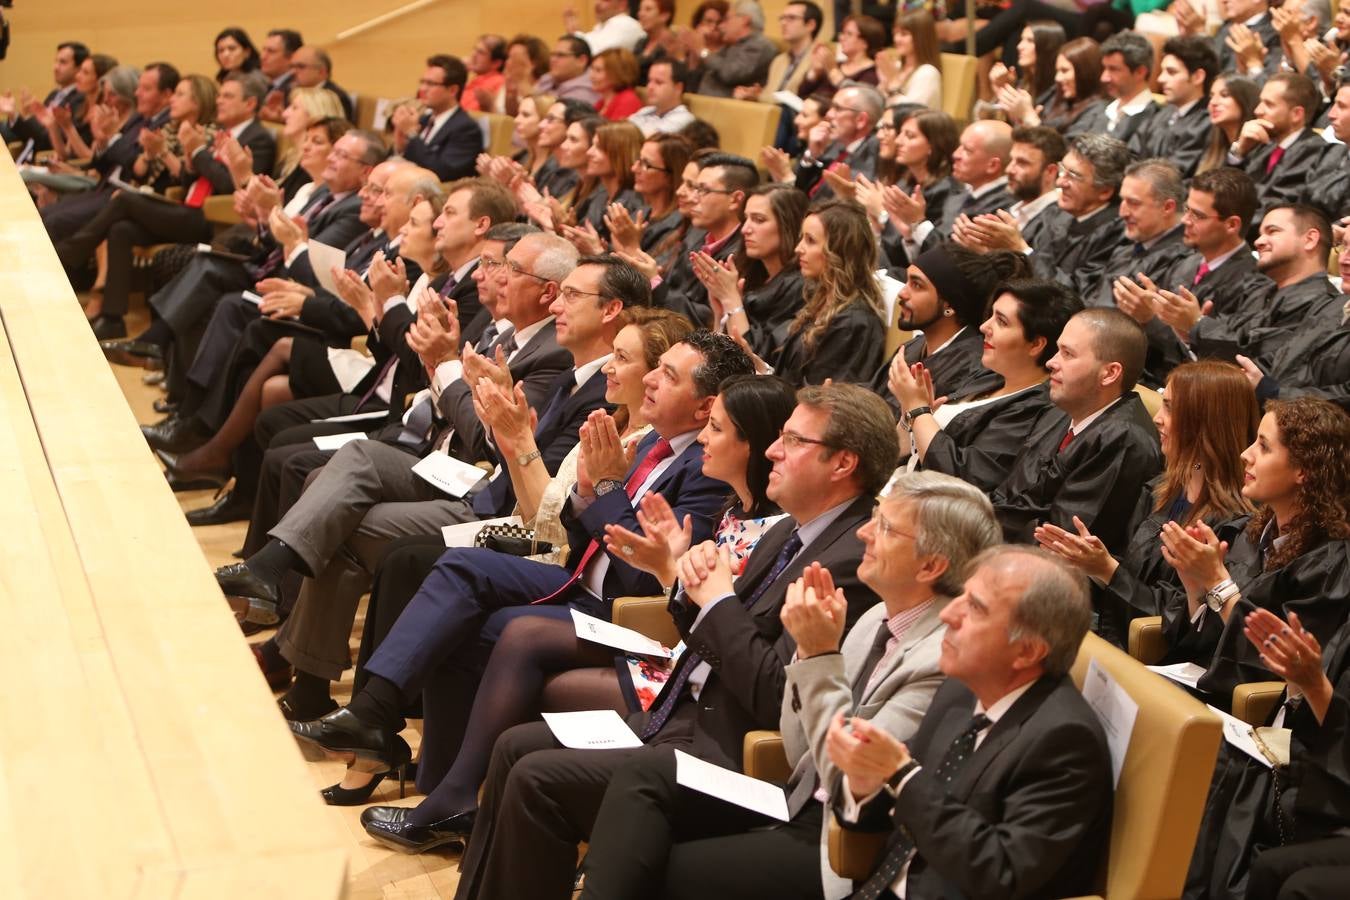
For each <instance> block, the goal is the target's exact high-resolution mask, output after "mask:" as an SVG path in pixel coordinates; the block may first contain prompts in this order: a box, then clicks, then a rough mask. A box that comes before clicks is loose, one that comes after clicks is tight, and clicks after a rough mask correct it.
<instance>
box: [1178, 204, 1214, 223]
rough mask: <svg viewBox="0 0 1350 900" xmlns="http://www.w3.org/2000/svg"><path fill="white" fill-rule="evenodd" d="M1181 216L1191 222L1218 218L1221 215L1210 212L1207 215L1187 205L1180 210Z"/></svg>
mask: <svg viewBox="0 0 1350 900" xmlns="http://www.w3.org/2000/svg"><path fill="white" fill-rule="evenodd" d="M1181 218H1183V219H1190V220H1191V221H1192V222H1205V221H1208V220H1209V219H1220V218H1223V217H1222V216H1220V215H1219V214H1218V213H1210V214H1209V215H1205V214H1204V213H1198V212H1196V211H1195V210H1193V209H1191V208H1190V207H1189V206H1187V207H1185V208H1183V209H1182V210H1181Z"/></svg>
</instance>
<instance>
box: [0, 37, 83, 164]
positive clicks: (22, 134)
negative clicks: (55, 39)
mask: <svg viewBox="0 0 1350 900" xmlns="http://www.w3.org/2000/svg"><path fill="white" fill-rule="evenodd" d="M88 58H89V48H88V47H87V46H85V45H84V44H82V43H80V42H79V41H62V42H61V43H59V44H57V45H56V58H55V59H54V60H53V61H52V79H53V80H54V81H55V82H56V87H54V88H52V89H51V90H50V91H49V92H48V93H47V96H46V97H44V98H43V99H42V102H41V103H40V104H36V100H35V98H34V97H33V96H32V95H31V94H30V93H29V91H28V88H26V87H25V88H23V89H21V90H20V91H19V98H18V99H17V100H16V99H15V98H14V94H13V93H12V92H11V91H5V92H4V93H3V94H0V118H3V121H0V135H3V137H4V139H5V141H6V142H8V141H32V142H33V149H34V150H50V149H51V146H52V144H51V138H50V137H49V136H48V134H47V129H46V128H44V127H43V126H42V123H41V122H39V121H38V120H37V119H36V118H35V117H34V115H33V113H34V112H35V110H34V108H33V107H34V105H35V104H36V105H40V106H43V107H45V108H46V109H48V110H51V109H53V108H55V107H57V106H60V107H63V108H65V109H68V110H70V114H71V116H72V118H73V117H74V116H75V115H76V114H78V113H79V112H80V110H81V109H82V108H83V105H84V95H83V94H81V93H80V92H79V91H78V90H77V89H76V87H75V73H76V72H78V71H79V68H80V66H81V65H83V64H84V61H85V60H86V59H88Z"/></svg>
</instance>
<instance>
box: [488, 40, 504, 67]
mask: <svg viewBox="0 0 1350 900" xmlns="http://www.w3.org/2000/svg"><path fill="white" fill-rule="evenodd" d="M483 45H484V46H485V47H487V52H488V59H490V60H492V61H493V62H499V63H504V62H506V38H504V37H502V36H501V35H500V34H485V35H483Z"/></svg>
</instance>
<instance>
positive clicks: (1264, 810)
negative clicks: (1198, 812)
mask: <svg viewBox="0 0 1350 900" xmlns="http://www.w3.org/2000/svg"><path fill="white" fill-rule="evenodd" d="M1243 619H1244V623H1243V630H1244V632H1245V634H1244V643H1246V644H1247V646H1248V649H1250V650H1251V651H1252V652H1254V653H1257V654H1258V655H1259V657H1260V659H1261V662H1262V663H1263V664H1264V666H1265V667H1266V668H1267V669H1269V670H1270V671H1271V672H1273V673H1275V675H1277V676H1278V677H1279V678H1281V679H1283V680H1284V681H1285V683H1286V687H1285V694H1284V696H1283V697H1282V698H1281V703H1280V704H1279V706H1277V707H1276V708H1275V711H1274V712H1273V713H1272V714H1271V718H1270V719H1269V720H1267V722H1266V724H1267V725H1269V726H1274V727H1278V728H1285V729H1288V730H1289V758H1288V761H1287V765H1285V766H1282V767H1281V768H1280V770H1279V771H1278V772H1277V771H1275V770H1273V769H1272V768H1269V767H1267V766H1265V765H1263V764H1261V763H1260V762H1257V761H1256V760H1254V759H1252V758H1251V757H1250V756H1248V755H1247V754H1246V753H1244V752H1242V751H1241V750H1237V749H1236V748H1234V747H1231V746H1228V745H1227V744H1222V745H1220V747H1219V757H1218V761H1217V763H1216V765H1215V768H1214V777H1213V779H1212V780H1211V782H1210V788H1209V796H1208V798H1207V799H1206V801H1205V811H1204V815H1203V817H1202V819H1201V822H1200V833H1199V835H1198V836H1197V839H1196V844H1195V851H1194V853H1193V854H1192V856H1191V868H1190V872H1189V873H1188V875H1187V878H1186V890H1185V893H1184V895H1183V896H1184V897H1186V898H1188V900H1202V898H1215V900H1218V898H1221V897H1224V898H1226V897H1240V896H1244V893H1245V896H1246V897H1247V898H1249V900H1274V898H1276V897H1280V898H1293V897H1335V896H1340V892H1341V890H1343V889H1344V888H1343V885H1344V883H1345V881H1346V877H1347V876H1350V837H1347V836H1346V835H1347V829H1348V828H1350V741H1348V740H1347V739H1348V738H1350V733H1347V732H1350V623H1342V625H1341V627H1340V628H1339V629H1337V630H1336V631H1335V632H1334V633H1333V634H1332V635H1331V637H1330V638H1329V639H1328V640H1327V641H1326V643H1325V649H1323V647H1322V643H1321V642H1320V641H1318V640H1317V638H1316V637H1314V636H1313V635H1312V634H1311V633H1310V632H1309V631H1307V630H1305V629H1304V627H1303V626H1304V622H1303V621H1302V620H1301V619H1300V618H1299V616H1298V614H1297V613H1290V614H1289V616H1288V619H1287V620H1285V619H1281V618H1280V617H1279V616H1277V615H1275V614H1274V613H1272V612H1270V611H1269V610H1264V609H1260V610H1254V611H1253V612H1251V613H1249V614H1247V615H1246V616H1245V617H1243ZM1267 746H1269V743H1268V744H1267ZM1296 887H1297V888H1301V889H1302V891H1304V892H1303V893H1297V892H1295V891H1294V889H1295V888H1296Z"/></svg>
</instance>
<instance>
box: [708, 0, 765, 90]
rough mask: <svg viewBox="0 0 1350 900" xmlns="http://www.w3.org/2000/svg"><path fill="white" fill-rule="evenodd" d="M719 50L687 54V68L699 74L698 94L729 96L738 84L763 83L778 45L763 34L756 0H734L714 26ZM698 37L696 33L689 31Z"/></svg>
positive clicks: (761, 10) (761, 11) (762, 19)
mask: <svg viewBox="0 0 1350 900" xmlns="http://www.w3.org/2000/svg"><path fill="white" fill-rule="evenodd" d="M718 29H719V31H720V32H721V35H722V49H720V50H718V51H717V52H715V53H709V52H708V50H707V48H703V49H701V50H699V51H698V52H697V53H694V54H690V59H689V65H690V68H691V71H692V72H694V73H697V74H698V75H701V78H699V81H698V93H700V94H706V95H707V96H709V97H730V96H731V95H732V93H733V92H734V91H735V90H736V88H738V87H744V86H746V85H751V84H763V83H764V81H765V79H766V78H767V77H768V74H769V65H770V64H771V63H772V62H773V58H774V57H775V56H777V55H778V47H777V46H776V45H775V44H774V42H773V41H771V40H769V39H768V38H766V37H765V36H764V10H763V9H762V8H761V7H760V5H759V3H758V2H756V0H737V2H735V3H733V4H732V5H731V9H730V10H729V11H728V12H727V15H726V18H724V19H723V20H722V24H721V25H720V26H718ZM691 36H692V37H693V38H694V39H695V40H698V37H697V36H698V32H697V31H694V32H691Z"/></svg>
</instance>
